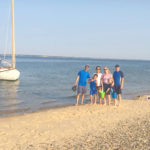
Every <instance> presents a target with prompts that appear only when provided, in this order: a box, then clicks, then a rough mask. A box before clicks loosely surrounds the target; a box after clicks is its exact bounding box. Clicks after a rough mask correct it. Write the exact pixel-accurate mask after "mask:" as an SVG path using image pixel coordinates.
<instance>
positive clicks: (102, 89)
mask: <svg viewBox="0 0 150 150" xmlns="http://www.w3.org/2000/svg"><path fill="white" fill-rule="evenodd" d="M101 86H102V91H103V90H104V85H103V77H101Z"/></svg>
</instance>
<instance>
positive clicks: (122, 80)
mask: <svg viewBox="0 0 150 150" xmlns="http://www.w3.org/2000/svg"><path fill="white" fill-rule="evenodd" d="M123 84H124V77H122V78H121V89H123Z"/></svg>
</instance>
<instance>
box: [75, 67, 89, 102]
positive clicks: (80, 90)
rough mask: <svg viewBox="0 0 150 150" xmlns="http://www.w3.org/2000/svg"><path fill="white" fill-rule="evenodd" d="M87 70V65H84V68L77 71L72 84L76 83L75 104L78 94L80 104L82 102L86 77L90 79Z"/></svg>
mask: <svg viewBox="0 0 150 150" xmlns="http://www.w3.org/2000/svg"><path fill="white" fill-rule="evenodd" d="M88 70H89V65H86V66H85V69H84V70H81V71H79V72H78V75H77V78H76V81H75V84H74V86H77V84H78V89H77V101H76V105H78V104H79V98H80V95H81V104H83V101H84V96H85V93H86V84H87V79H90V74H89V73H88Z"/></svg>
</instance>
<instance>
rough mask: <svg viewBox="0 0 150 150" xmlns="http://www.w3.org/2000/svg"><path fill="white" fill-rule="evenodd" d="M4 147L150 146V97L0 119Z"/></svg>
mask: <svg viewBox="0 0 150 150" xmlns="http://www.w3.org/2000/svg"><path fill="white" fill-rule="evenodd" d="M0 149H1V150H11V149H13V150H59V149H60V150H63V149H64V150H68V149H71V150H76V149H77V150H81V149H86V150H88V149H89V150H98V149H107V150H109V149H110V150H111V149H116V150H124V149H139V150H141V149H146V150H148V149H150V101H149V100H147V101H146V100H123V101H122V103H121V105H120V106H119V107H115V106H100V105H89V104H86V105H82V106H69V107H64V108H56V109H52V110H46V111H41V112H36V113H30V114H25V115H22V116H13V117H7V118H1V119H0Z"/></svg>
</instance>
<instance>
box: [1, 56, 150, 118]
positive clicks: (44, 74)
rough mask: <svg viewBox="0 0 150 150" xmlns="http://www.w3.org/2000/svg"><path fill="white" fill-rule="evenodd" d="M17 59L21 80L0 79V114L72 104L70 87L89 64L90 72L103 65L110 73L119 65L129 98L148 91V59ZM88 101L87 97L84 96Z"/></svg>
mask: <svg viewBox="0 0 150 150" xmlns="http://www.w3.org/2000/svg"><path fill="white" fill-rule="evenodd" d="M16 60H17V68H18V69H19V70H20V71H21V76H20V79H19V80H18V81H15V82H10V81H9V82H8V81H0V116H7V115H14V114H21V113H26V112H34V111H38V110H41V109H45V108H49V107H57V106H63V105H72V104H74V103H75V101H76V97H75V95H76V93H74V92H73V91H72V90H71V87H72V85H73V84H74V81H75V78H76V75H77V73H78V71H79V70H81V69H83V67H84V65H85V64H89V65H90V70H89V72H90V74H91V75H92V74H93V73H94V72H95V67H96V66H97V65H100V66H101V67H102V68H103V67H104V66H105V65H106V66H108V67H109V68H110V70H111V72H113V71H114V66H115V64H120V66H121V70H122V71H123V72H124V74H125V84H124V90H123V97H124V98H127V99H129V98H133V97H134V96H138V95H144V94H150V61H131V60H98V59H81V58H80V59H77V58H42V57H25V56H18V57H17V58H16ZM88 88H89V87H88ZM87 94H89V92H88V93H87ZM88 101H89V96H87V97H86V102H88Z"/></svg>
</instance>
